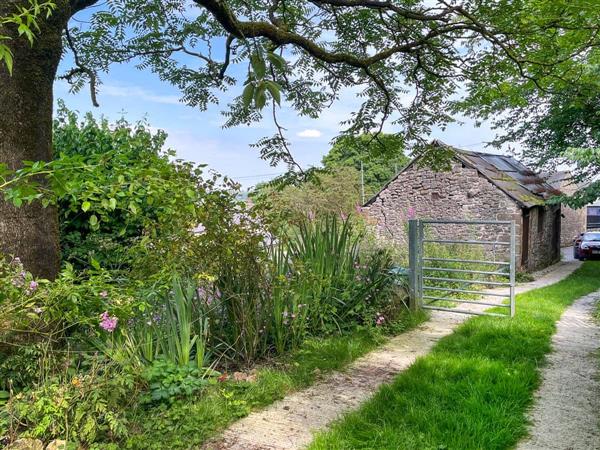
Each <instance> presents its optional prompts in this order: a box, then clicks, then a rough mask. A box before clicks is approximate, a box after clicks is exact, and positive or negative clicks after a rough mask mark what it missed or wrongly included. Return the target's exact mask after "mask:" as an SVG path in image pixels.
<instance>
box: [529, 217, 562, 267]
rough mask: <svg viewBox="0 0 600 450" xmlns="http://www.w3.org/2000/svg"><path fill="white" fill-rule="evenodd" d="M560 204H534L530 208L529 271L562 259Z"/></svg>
mask: <svg viewBox="0 0 600 450" xmlns="http://www.w3.org/2000/svg"><path fill="white" fill-rule="evenodd" d="M560 214H561V208H560V206H534V207H533V208H530V209H529V258H528V261H527V264H526V267H524V269H525V270H527V271H528V272H532V271H535V270H539V269H542V268H544V267H547V266H549V265H550V264H553V263H555V262H557V261H558V260H559V259H560V245H559V243H558V241H560V232H561V230H560V229H561V217H560Z"/></svg>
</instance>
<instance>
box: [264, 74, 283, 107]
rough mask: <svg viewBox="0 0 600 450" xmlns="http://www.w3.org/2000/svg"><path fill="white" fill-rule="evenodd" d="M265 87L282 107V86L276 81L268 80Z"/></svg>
mask: <svg viewBox="0 0 600 450" xmlns="http://www.w3.org/2000/svg"><path fill="white" fill-rule="evenodd" d="M265 86H266V87H267V89H268V91H269V93H270V94H271V97H273V100H274V101H275V103H277V104H278V105H281V86H280V85H279V84H278V83H276V82H275V81H271V80H266V81H265Z"/></svg>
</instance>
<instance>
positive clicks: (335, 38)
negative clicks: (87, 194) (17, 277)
mask: <svg viewBox="0 0 600 450" xmlns="http://www.w3.org/2000/svg"><path fill="white" fill-rule="evenodd" d="M52 3H53V11H52V15H51V16H50V17H49V18H47V19H46V18H45V17H39V18H38V23H39V30H36V31H37V33H36V39H35V41H34V44H33V46H30V45H29V42H28V41H27V39H26V37H23V36H19V28H18V24H15V23H14V22H10V21H9V22H6V23H4V22H0V35H4V36H7V37H10V38H11V40H9V41H6V42H8V44H7V45H8V47H9V48H10V50H11V55H12V58H13V59H14V61H13V65H12V74H10V73H9V71H8V70H7V69H6V67H2V68H0V85H1V86H2V89H1V90H0V163H3V164H6V165H7V166H8V168H11V169H15V168H18V167H20V166H21V164H22V161H23V160H28V159H29V160H50V158H51V114H52V82H53V80H54V78H55V75H56V68H57V66H58V62H59V59H60V57H61V51H62V44H63V43H65V44H66V47H67V49H68V50H69V51H71V52H72V54H73V61H74V67H73V68H72V70H69V71H68V72H67V73H65V74H62V75H61V76H63V77H65V78H66V79H67V80H69V81H70V82H71V83H72V84H73V86H74V88H75V89H80V88H82V87H83V86H84V85H85V83H89V84H90V86H91V92H92V100H93V101H94V102H96V99H95V97H96V90H97V89H98V87H99V83H98V80H99V78H98V75H99V74H101V72H103V71H106V70H108V69H109V66H110V65H111V64H112V63H115V62H121V63H122V62H133V63H135V64H137V65H138V67H139V68H141V69H149V70H152V71H154V72H156V73H157V74H158V75H159V76H160V77H161V78H162V79H163V80H165V81H167V82H170V83H173V84H174V85H175V86H177V87H179V88H180V89H181V91H182V94H183V97H182V98H183V101H184V102H186V103H187V104H189V105H192V106H197V107H199V108H201V109H202V108H205V107H206V106H207V104H208V103H210V102H216V101H217V100H218V93H219V92H220V91H221V90H223V89H226V88H229V87H231V86H233V85H234V84H236V83H237V82H242V83H244V84H245V87H244V88H243V89H242V88H240V91H239V92H240V94H241V95H240V96H239V97H238V98H236V99H235V100H234V101H233V102H232V104H231V105H229V109H228V112H227V125H229V126H233V125H237V124H247V123H252V122H253V121H255V120H258V119H259V118H260V117H261V115H262V114H267V111H269V112H268V114H272V115H273V116H274V117H275V122H276V123H278V122H277V120H276V112H277V104H279V103H280V102H285V104H286V105H290V106H292V107H293V108H295V109H296V110H297V111H298V112H299V113H300V114H305V115H308V116H311V117H318V116H319V114H321V113H322V112H323V111H324V110H325V109H326V108H327V106H328V105H330V104H331V102H333V101H335V100H336V99H337V98H338V96H339V93H340V91H341V90H342V89H344V88H347V87H351V88H353V89H355V90H356V91H357V95H358V96H359V97H360V99H361V100H362V105H361V106H360V107H359V109H358V110H357V111H355V112H354V114H353V115H352V117H351V118H349V121H348V123H347V125H348V130H349V131H350V132H355V133H359V132H377V131H378V130H381V126H382V123H383V122H384V121H386V120H387V121H391V122H393V123H395V124H396V125H397V126H398V128H399V130H400V133H402V135H403V138H404V140H405V142H407V143H411V142H414V141H418V140H419V138H420V137H421V136H423V135H424V134H426V133H427V132H428V131H429V130H430V128H431V127H432V126H433V125H434V124H445V123H447V122H449V121H451V120H452V116H451V112H452V107H453V106H455V104H454V101H455V100H456V95H457V94H460V89H461V88H462V86H464V85H466V86H468V88H469V91H468V95H469V97H470V98H477V99H478V100H480V101H482V102H483V103H485V102H486V101H490V99H491V98H492V97H493V96H494V95H502V92H503V89H505V86H504V80H505V79H517V80H519V82H525V83H526V84H527V85H532V86H535V87H543V86H542V85H541V84H543V80H545V79H548V78H553V77H559V76H561V74H563V73H564V72H565V71H568V70H570V68H571V67H572V66H573V65H574V64H576V62H573V63H572V62H571V61H572V60H573V58H574V57H576V56H577V55H579V54H581V53H582V52H584V51H585V49H587V48H590V46H593V45H595V44H596V43H597V27H598V23H600V20H598V19H599V17H598V15H600V8H596V9H594V8H593V7H590V6H589V5H590V4H592V6H593V5H596V6H597V1H596V0H594V1H591V2H590V1H586V2H584V1H583V0H581V1H575V2H569V1H566V0H560V1H553V2H546V1H543V0H528V1H525V0H522V1H507V0H504V1H497V0H466V1H464V2H461V3H459V2H456V1H452V0H437V1H434V2H431V1H415V0H395V1H392V0H322V1H317V0H312V1H309V0H244V1H241V0H229V1H225V0H193V1H188V0H146V1H138V0H108V1H106V2H99V1H97V0H54V1H53V2H52ZM579 3H581V5H580V6H581V8H580V9H579V10H577V9H573V8H572V6H573V5H574V4H579ZM31 4H32V3H31V1H30V0H7V1H4V2H3V3H2V4H1V5H0V17H8V16H10V15H11V14H14V12H15V10H16V8H18V7H28V6H30V5H31ZM92 7H93V9H92ZM86 9H89V10H90V16H89V20H87V23H81V22H76V21H71V18H73V16H74V15H75V14H77V13H78V12H80V11H83V10H86ZM582 9H584V10H585V11H586V12H587V13H589V14H583V15H582V14H580V11H581V10H582ZM236 65H242V66H244V67H246V70H245V71H244V75H243V76H242V77H239V76H236V71H234V70H233V67H234V66H236ZM238 78H239V79H238ZM540 80H542V81H540ZM267 104H269V109H268V110H267V109H265V107H266V106H267ZM260 150H261V155H262V156H263V157H264V158H267V159H269V160H271V161H272V162H273V163H278V162H284V163H287V164H289V165H290V166H294V165H295V161H294V159H293V156H292V153H291V152H290V150H289V146H288V142H287V140H286V139H285V135H284V134H283V129H282V128H281V127H280V126H279V125H278V133H277V134H276V135H275V136H272V137H267V138H265V139H263V140H262V141H261V142H260ZM55 215H56V214H55V211H53V210H52V209H51V208H50V209H42V208H41V207H40V205H38V204H36V203H34V204H32V205H30V206H28V207H26V208H21V209H19V210H17V209H14V208H13V207H12V206H11V205H7V204H6V203H3V204H0V235H1V236H2V238H0V239H1V240H0V249H1V250H3V251H5V252H9V253H14V254H19V255H21V256H22V258H23V260H24V261H25V262H26V263H27V265H28V266H29V267H30V268H31V269H32V270H33V271H34V272H36V273H37V274H42V275H46V276H53V274H55V273H56V269H57V264H58V251H57V242H58V239H57V226H56V217H55Z"/></svg>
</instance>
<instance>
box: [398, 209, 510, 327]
mask: <svg viewBox="0 0 600 450" xmlns="http://www.w3.org/2000/svg"><path fill="white" fill-rule="evenodd" d="M441 225H444V226H452V225H461V226H468V225H475V226H479V227H481V226H484V227H485V226H494V227H504V228H506V231H507V233H506V234H505V235H509V236H510V238H509V239H508V240H504V239H503V240H493V241H485V240H477V239H473V240H461V239H447V240H445V239H429V238H427V237H426V236H425V234H426V233H427V232H429V230H428V228H433V227H436V226H441ZM408 234H409V260H410V271H409V284H410V298H411V308H413V309H416V308H423V309H433V310H439V311H449V312H455V313H462V314H476V315H488V316H499V317H509V316H510V317H513V316H514V315H515V260H516V249H515V247H516V234H515V222H514V221H493V220H483V221H467V220H420V219H415V220H409V233H408ZM426 244H439V245H442V246H445V245H448V244H463V245H466V246H480V248H481V246H483V248H484V250H488V252H487V253H486V257H484V258H482V259H461V258H459V257H450V258H447V257H444V258H442V257H439V256H438V257H436V256H431V255H429V256H428V255H426V253H427V248H426ZM490 248H491V249H492V253H493V254H494V260H490V259H489V257H488V256H487V255H488V254H489V249H490ZM496 249H501V250H500V253H501V256H504V258H503V260H496V257H495V255H496ZM449 264H457V265H459V267H460V268H453V267H448V265H449ZM488 267H489V270H487V268H488ZM471 268H472V269H471ZM482 268H484V269H486V270H480V269H482ZM435 272H437V273H442V274H448V275H439V276H432V274H433V275H435ZM454 275H456V276H458V277H459V278H451V276H454ZM484 276H486V277H494V279H493V280H489V279H483V277H484ZM455 285H458V287H455ZM477 287H484V288H504V290H508V293H504V292H497V289H496V292H493V291H492V292H486V291H482V290H477ZM433 292H439V293H441V294H432V293H433ZM452 294H458V295H459V296H461V297H451V296H450V295H452ZM465 294H467V295H470V296H485V297H489V298H492V299H497V300H498V301H497V302H496V301H494V300H487V301H480V300H472V299H467V298H464V295H465ZM506 299H508V300H509V301H508V303H507V302H506ZM441 302H452V303H460V304H461V305H465V304H468V305H470V308H467V309H465V307H464V306H463V308H451V307H445V306H440V303H441ZM476 305H477V306H476ZM481 306H484V307H487V306H490V307H492V306H495V307H502V308H506V310H507V312H506V313H505V314H503V313H493V312H486V309H489V308H481Z"/></svg>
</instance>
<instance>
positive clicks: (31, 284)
mask: <svg viewBox="0 0 600 450" xmlns="http://www.w3.org/2000/svg"><path fill="white" fill-rule="evenodd" d="M38 286H39V285H38V283H37V281H33V280H32V281H30V282H29V290H30V291H31V292H35V291H37V288H38Z"/></svg>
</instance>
